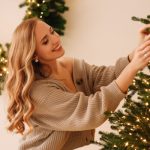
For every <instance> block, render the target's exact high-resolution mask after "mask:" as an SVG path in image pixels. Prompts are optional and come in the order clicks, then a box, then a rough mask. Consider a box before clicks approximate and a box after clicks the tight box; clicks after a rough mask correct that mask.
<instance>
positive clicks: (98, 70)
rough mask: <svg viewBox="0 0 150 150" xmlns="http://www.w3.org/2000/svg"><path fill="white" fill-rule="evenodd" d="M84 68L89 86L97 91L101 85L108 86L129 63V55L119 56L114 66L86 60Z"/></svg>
mask: <svg viewBox="0 0 150 150" xmlns="http://www.w3.org/2000/svg"><path fill="white" fill-rule="evenodd" d="M83 61H84V60H83ZM83 64H84V69H85V71H86V75H87V77H84V78H86V79H87V81H88V87H90V88H91V91H93V93H95V92H96V91H97V90H99V89H100V87H101V86H106V85H108V84H109V83H111V82H112V81H113V80H115V79H116V78H117V77H118V76H119V75H120V73H121V72H122V70H123V69H124V68H125V67H126V66H127V65H128V64H129V61H128V59H127V57H122V58H119V59H118V60H117V61H116V64H115V65H114V66H96V65H90V64H88V63H87V62H85V61H84V63H83Z"/></svg>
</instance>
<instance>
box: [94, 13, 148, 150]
mask: <svg viewBox="0 0 150 150" xmlns="http://www.w3.org/2000/svg"><path fill="white" fill-rule="evenodd" d="M132 20H134V21H140V22H142V23H145V24H149V23H150V16H147V19H144V18H137V17H132ZM146 32H150V29H147V31H146ZM149 72H150V65H148V66H147V67H146V68H145V69H144V70H143V71H139V72H138V73H137V75H136V76H135V78H134V80H133V83H132V85H131V86H130V87H129V89H128V94H127V96H126V98H125V102H124V105H123V108H122V109H121V110H118V111H116V112H106V113H105V114H106V116H107V117H108V118H109V122H110V124H111V128H112V130H114V132H111V133H107V132H101V131H100V132H99V134H100V135H101V137H100V141H95V142H94V143H95V144H98V145H100V146H101V147H102V148H101V149H102V150H150V75H149Z"/></svg>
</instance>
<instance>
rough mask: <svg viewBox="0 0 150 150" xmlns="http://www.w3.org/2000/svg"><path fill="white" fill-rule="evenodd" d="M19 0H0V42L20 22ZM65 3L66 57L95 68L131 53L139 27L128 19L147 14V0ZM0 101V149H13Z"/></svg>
mask: <svg viewBox="0 0 150 150" xmlns="http://www.w3.org/2000/svg"><path fill="white" fill-rule="evenodd" d="M22 1H23V0H15V1H12V0H5V1H2V0H0V4H1V5H0V21H1V24H0V43H5V42H10V40H11V35H12V32H13V30H14V28H15V27H16V25H17V24H18V23H19V22H20V21H21V20H22V18H23V16H24V13H25V8H22V9H19V7H18V5H19V4H20V3H21V2H22ZM66 3H67V5H68V6H69V8H70V10H69V11H68V12H66V13H65V15H64V16H65V17H66V19H67V25H66V27H67V28H66V34H65V36H64V37H62V43H63V45H64V48H65V49H66V55H69V56H75V57H78V58H82V59H85V60H86V61H87V62H89V63H91V64H97V65H112V64H114V63H115V60H116V59H117V58H118V57H120V56H126V55H127V54H128V53H129V52H130V51H131V50H133V49H134V48H135V47H136V46H137V44H138V30H139V28H140V27H142V26H143V25H142V24H141V23H138V22H133V21H132V20H131V17H132V16H133V15H134V16H139V17H146V15H148V14H150V11H149V6H150V1H149V0H144V1H143V0H132V1H131V0H113V1H110V0H66ZM0 99H1V100H0V139H1V140H0V148H1V147H3V148H4V149H6V150H9V149H10V148H11V149H13V150H15V149H17V143H18V136H16V135H11V134H9V133H7V131H6V129H5V125H6V118H5V112H6V109H5V104H4V103H5V100H6V99H7V96H6V94H5V93H3V95H2V96H0ZM98 130H105V131H109V130H110V129H109V123H108V122H107V121H106V123H104V124H103V125H102V126H101V127H100V128H98V129H97V131H98ZM98 137H99V136H97V138H98ZM79 149H80V150H83V149H84V150H90V149H92V150H98V149H99V147H97V146H96V145H94V146H93V145H90V146H86V147H83V148H79Z"/></svg>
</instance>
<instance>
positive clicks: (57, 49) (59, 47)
mask: <svg viewBox="0 0 150 150" xmlns="http://www.w3.org/2000/svg"><path fill="white" fill-rule="evenodd" d="M61 48H62V47H61V45H59V46H57V47H56V48H55V49H53V50H52V52H54V51H59V50H60V49H61Z"/></svg>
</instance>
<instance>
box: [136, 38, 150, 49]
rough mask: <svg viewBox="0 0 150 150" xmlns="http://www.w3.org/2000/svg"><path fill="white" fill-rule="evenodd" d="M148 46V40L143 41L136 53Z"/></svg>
mask: <svg viewBox="0 0 150 150" xmlns="http://www.w3.org/2000/svg"><path fill="white" fill-rule="evenodd" d="M149 45H150V40H147V41H145V42H144V43H143V44H142V45H141V46H140V47H139V49H138V51H141V50H143V49H145V48H146V47H147V46H149Z"/></svg>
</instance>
